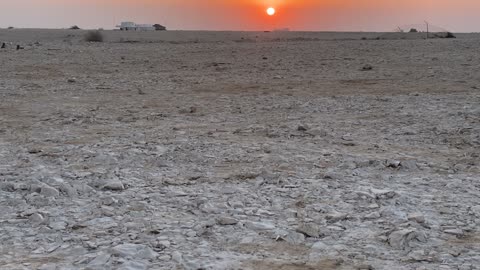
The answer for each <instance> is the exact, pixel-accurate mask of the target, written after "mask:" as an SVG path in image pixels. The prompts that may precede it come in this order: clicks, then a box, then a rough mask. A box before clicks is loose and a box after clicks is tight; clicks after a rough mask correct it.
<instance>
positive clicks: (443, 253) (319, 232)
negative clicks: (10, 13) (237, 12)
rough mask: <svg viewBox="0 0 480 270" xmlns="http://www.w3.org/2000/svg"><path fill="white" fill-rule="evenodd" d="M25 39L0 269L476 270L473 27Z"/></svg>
mask: <svg viewBox="0 0 480 270" xmlns="http://www.w3.org/2000/svg"><path fill="white" fill-rule="evenodd" d="M17 31H18V32H17ZM29 33H30V34H29V35H27V34H23V35H22V32H21V30H13V31H10V32H8V31H6V30H1V31H0V39H1V40H5V41H8V40H9V39H10V40H14V41H12V42H13V43H15V42H19V43H21V44H23V45H24V46H25V49H24V50H19V51H15V50H14V49H11V48H7V49H4V50H0V62H1V63H2V64H1V65H0V74H1V75H0V76H1V77H0V95H1V99H0V206H1V207H0V269H40V270H55V269H91V270H94V269H124V270H126V269H129V270H139V269H177V270H181V269H185V270H194V269H195V270H199V269H218V270H223V269H232V270H240V269H244V270H249V269H259V270H267V269H280V270H304V269H306V270H310V269H312V270H313V269H321V270H328V269H388V270H394V269H412V270H437V269H441V270H449V269H459V270H475V269H477V270H478V269H480V198H479V195H480V168H479V161H480V158H479V154H480V151H479V149H480V147H479V146H480V90H479V88H480V73H479V70H480V55H479V54H478V44H479V41H480V37H479V36H478V35H463V36H461V37H460V38H459V39H456V40H378V41H377V40H360V38H358V39H356V40H347V39H345V40H339V39H335V40H334V39H332V38H330V36H329V34H327V33H324V34H322V33H314V34H312V33H310V34H308V35H309V38H299V37H293V35H307V34H305V33H304V34H302V33H284V34H280V33H257V34H252V33H208V32H199V33H194V32H193V33H186V32H185V33H182V32H178V33H176V32H170V33H165V34H158V36H152V37H149V38H150V40H149V41H146V40H142V39H139V40H137V41H138V42H132V41H131V40H130V41H129V42H126V41H125V39H118V40H116V38H118V35H120V34H118V33H113V32H105V34H106V35H107V37H108V39H107V41H106V42H104V43H98V44H90V43H86V42H83V41H81V35H82V34H83V33H82V32H75V34H71V33H73V32H68V31H63V32H61V31H43V32H42V31H40V30H38V32H35V33H36V34H35V35H33V34H31V32H29ZM77 33H78V34H77ZM124 35H126V34H124ZM142 35H144V38H146V35H155V34H150V33H143V34H142ZM162 35H169V36H168V38H169V41H163V38H164V37H163V36H162ZM175 35H178V40H177V41H175V37H176V36H175ZM188 35H190V36H191V38H189V36H188ZM248 35H250V36H248ZM251 35H257V36H255V37H251ZM271 35H277V37H276V38H271ZM278 35H285V36H284V37H281V38H278ZM312 35H313V36H315V38H312V37H311V36H312ZM49 37H51V38H49ZM212 37H214V38H212ZM135 38H138V37H135ZM165 38H166V37H165ZM152 39H158V40H157V41H156V42H154V41H153V42H152ZM172 39H173V40H172ZM39 40H40V41H39ZM36 41H39V42H37V43H35V42H36ZM366 65H370V66H371V67H372V69H371V70H369V68H364V67H365V66H366ZM364 69H365V70H364Z"/></svg>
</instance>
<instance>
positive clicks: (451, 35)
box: [445, 32, 457, 38]
mask: <svg viewBox="0 0 480 270" xmlns="http://www.w3.org/2000/svg"><path fill="white" fill-rule="evenodd" d="M445 38H457V37H456V36H455V35H454V34H452V33H451V32H447V35H446V36H445Z"/></svg>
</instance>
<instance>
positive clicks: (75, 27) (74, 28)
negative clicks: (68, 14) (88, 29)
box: [69, 25, 80, 30]
mask: <svg viewBox="0 0 480 270" xmlns="http://www.w3.org/2000/svg"><path fill="white" fill-rule="evenodd" d="M69 29H70V30H80V27H78V26H77V25H74V26H72V27H70V28H69Z"/></svg>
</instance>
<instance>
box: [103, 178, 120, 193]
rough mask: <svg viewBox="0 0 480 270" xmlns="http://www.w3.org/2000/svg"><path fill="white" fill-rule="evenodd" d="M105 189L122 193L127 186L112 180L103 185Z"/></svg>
mask: <svg viewBox="0 0 480 270" xmlns="http://www.w3.org/2000/svg"><path fill="white" fill-rule="evenodd" d="M103 189H105V190H113V191H121V190H124V189H125V186H124V185H123V183H122V182H121V181H120V180H110V181H108V182H106V183H105V184H104V185H103Z"/></svg>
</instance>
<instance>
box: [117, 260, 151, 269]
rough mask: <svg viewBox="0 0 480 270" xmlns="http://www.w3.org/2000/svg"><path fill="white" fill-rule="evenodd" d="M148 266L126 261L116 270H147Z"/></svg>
mask: <svg viewBox="0 0 480 270" xmlns="http://www.w3.org/2000/svg"><path fill="white" fill-rule="evenodd" d="M147 269H148V265H147V264H146V263H143V262H137V261H127V262H126V263H124V264H122V265H121V266H120V267H119V268H118V270H147Z"/></svg>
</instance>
